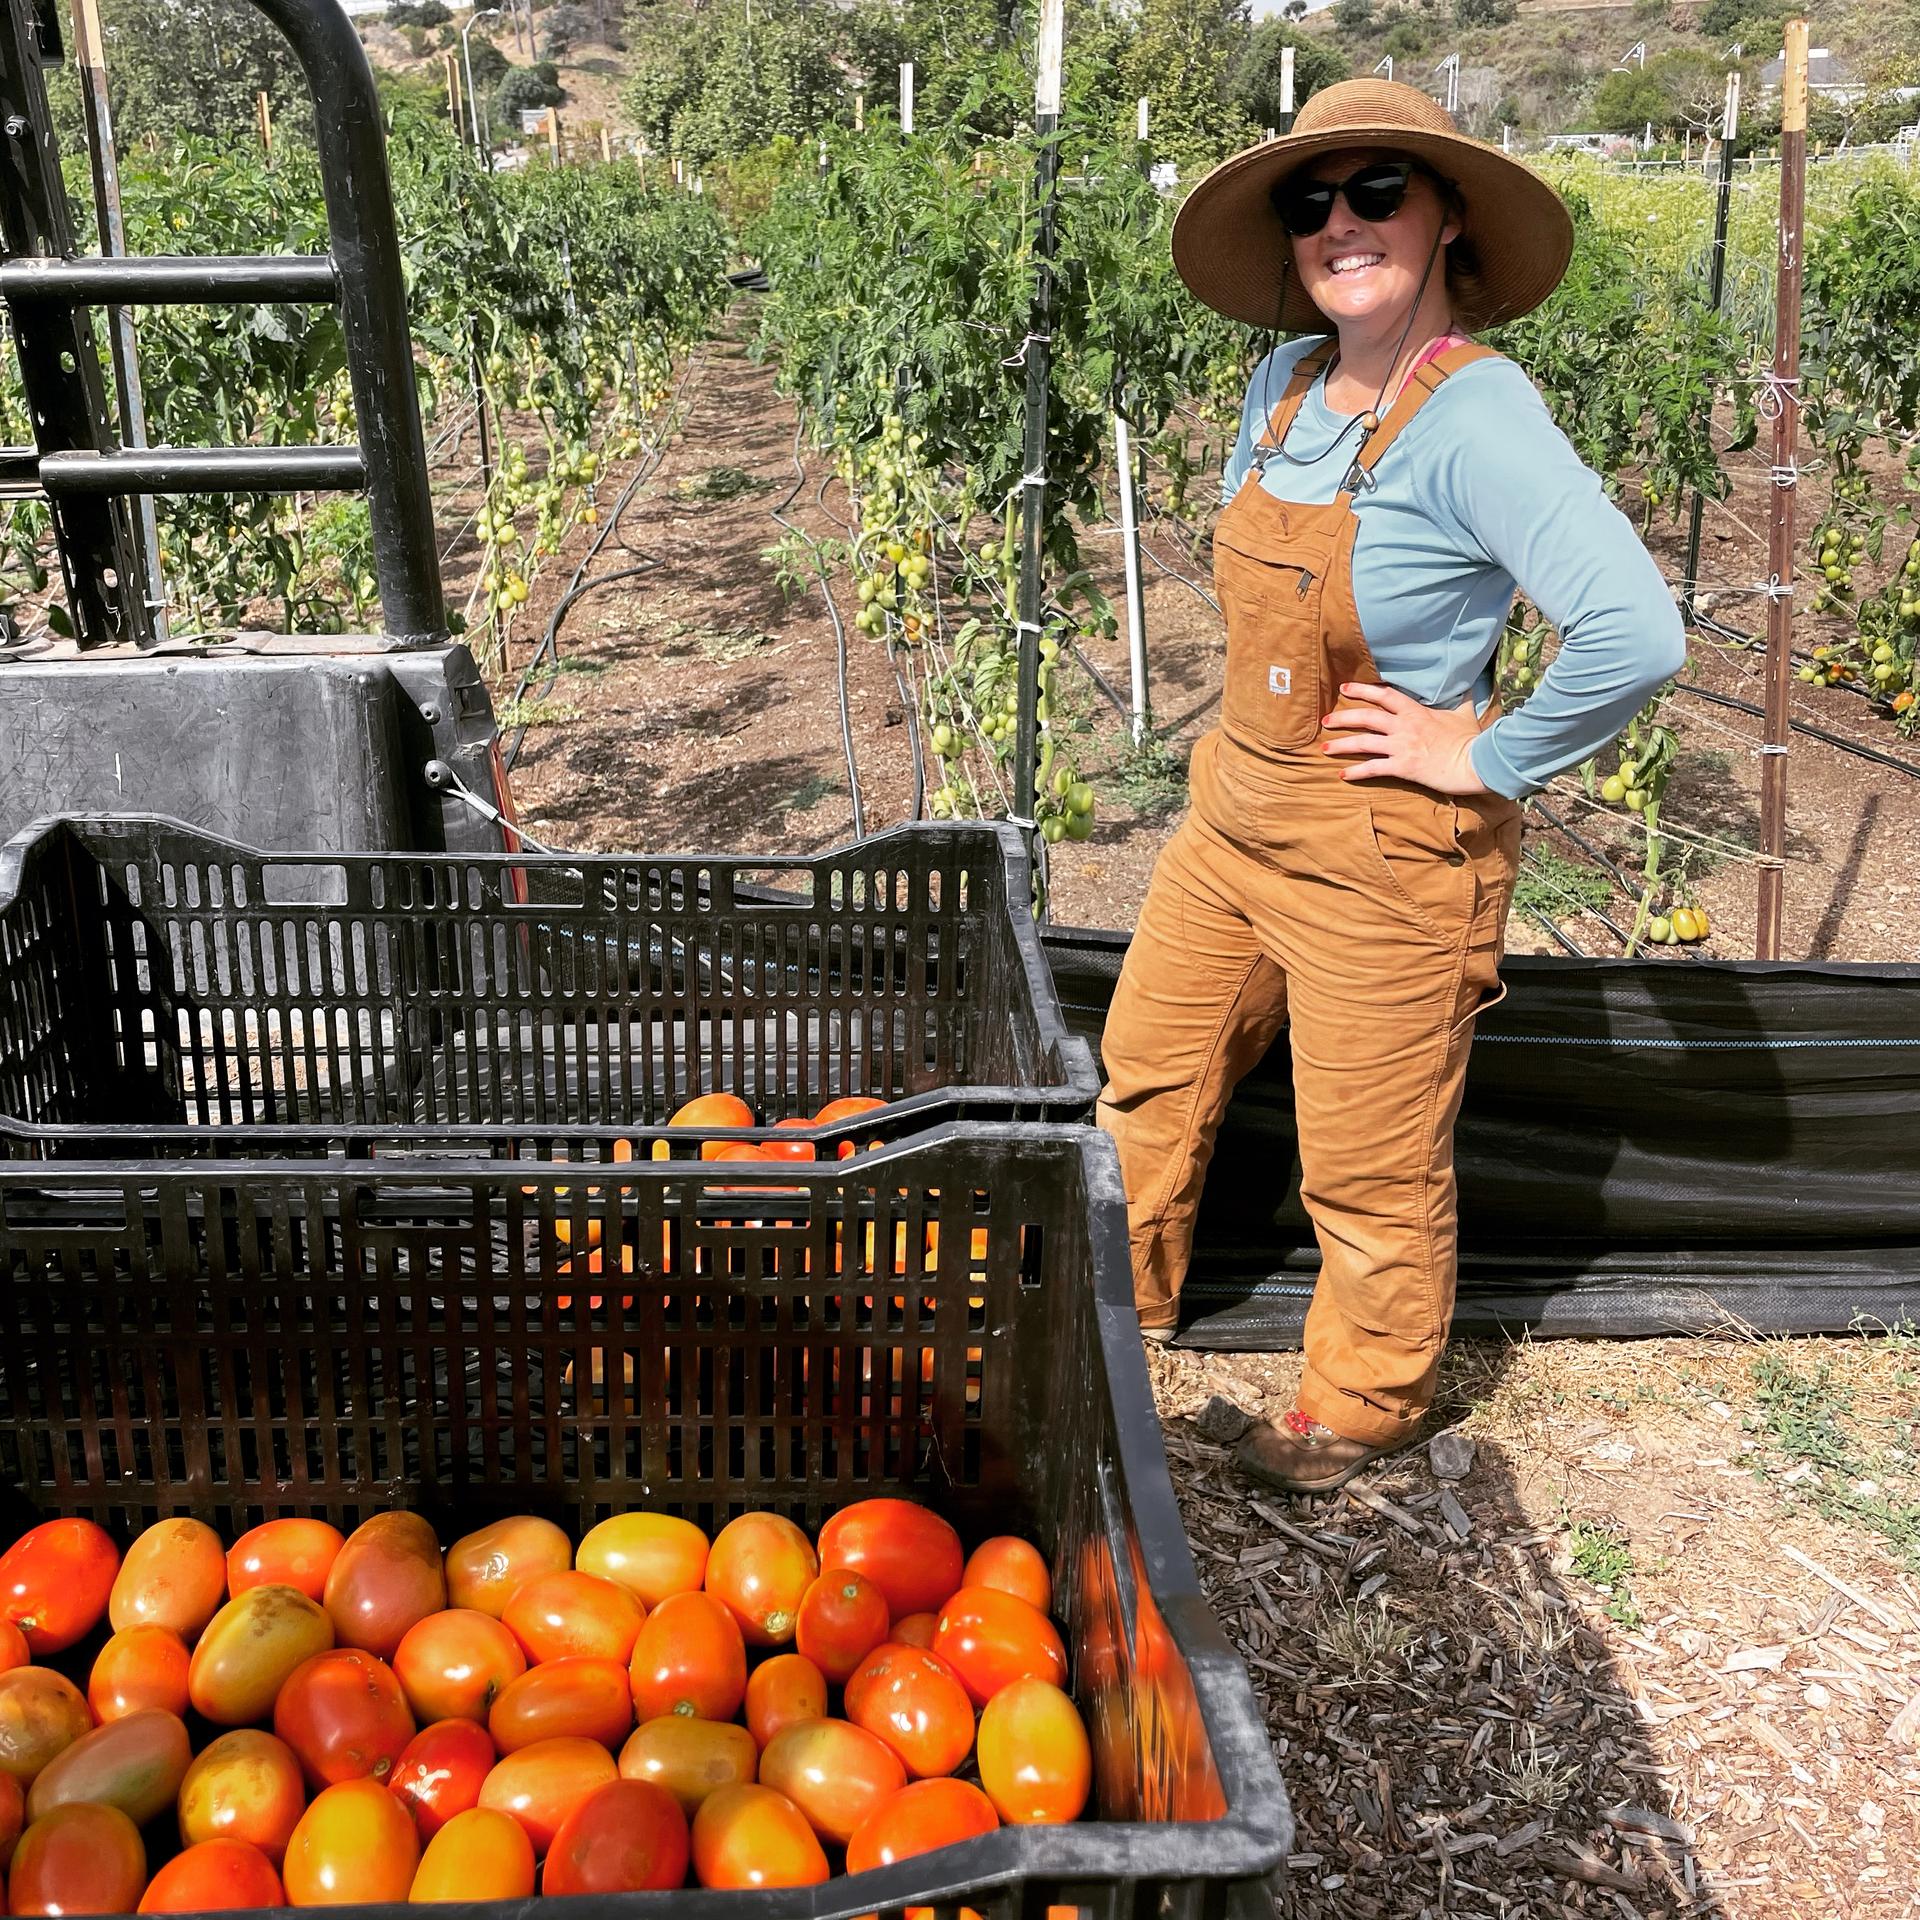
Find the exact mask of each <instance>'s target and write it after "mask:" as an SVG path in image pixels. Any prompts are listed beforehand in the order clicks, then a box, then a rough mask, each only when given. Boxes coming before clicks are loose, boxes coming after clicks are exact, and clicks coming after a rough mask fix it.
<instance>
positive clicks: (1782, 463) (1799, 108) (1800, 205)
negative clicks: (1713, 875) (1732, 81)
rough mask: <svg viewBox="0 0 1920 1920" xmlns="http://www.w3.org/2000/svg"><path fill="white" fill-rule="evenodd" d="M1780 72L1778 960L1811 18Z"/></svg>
mask: <svg viewBox="0 0 1920 1920" xmlns="http://www.w3.org/2000/svg"><path fill="white" fill-rule="evenodd" d="M1786 56H1787V58H1786V68H1785V70H1784V72H1783V73H1782V74H1781V76H1780V263H1779V274H1778V298H1777V303H1776V306H1775V310H1774V341H1773V382H1772V386H1773V394H1772V399H1773V500H1772V511H1771V513H1770V514H1769V516H1768V525H1767V568H1768V573H1769V577H1770V583H1771V585H1772V587H1773V589H1774V591H1773V592H1772V593H1771V594H1770V595H1769V597H1768V600H1767V701H1766V707H1767V714H1766V721H1765V734H1766V737H1765V739H1764V740H1763V741H1762V743H1761V747H1760V852H1761V855H1762V857H1763V860H1764V862H1765V864H1763V865H1762V867H1761V869H1760V899H1759V911H1758V916H1757V922H1756V928H1755V937H1754V954H1755V957H1756V958H1758V959H1761V960H1777V959H1779V957H1780V922H1781V918H1782V913H1783V909H1784V905H1785V886H1786V869H1785V864H1784V863H1785V855H1786V843H1787V731H1788V714H1787V693H1788V689H1789V687H1790V686H1791V684H1792V673H1793V660H1792V647H1793V600H1792V585H1793V508H1794V493H1795V488H1796V486H1797V482H1798V471H1797V468H1796V466H1795V462H1794V450H1795V448H1796V446H1797V445H1798V442H1799V429H1800V276H1801V270H1802V267H1803V265H1804V256H1803V250H1802V245H1801V241H1802V231H1803V228H1804V227H1805V224H1806V190H1807V23H1806V21H1805V20H1789V21H1788V22H1787V28H1786Z"/></svg>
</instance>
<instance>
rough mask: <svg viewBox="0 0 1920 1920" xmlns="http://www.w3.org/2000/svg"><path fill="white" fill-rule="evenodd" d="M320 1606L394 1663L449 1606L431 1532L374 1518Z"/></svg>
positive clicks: (355, 1641)
mask: <svg viewBox="0 0 1920 1920" xmlns="http://www.w3.org/2000/svg"><path fill="white" fill-rule="evenodd" d="M322 1603H323V1604H324V1606H325V1607H326V1610H327V1612H328V1614H329V1615H330V1616H331V1617H332V1620H333V1629H334V1633H335V1634H336V1636H337V1637H338V1639H339V1642H340V1644H341V1645H342V1646H343V1647H358V1648H360V1649H361V1651H362V1652H364V1653H372V1654H377V1655H379V1657H380V1658H381V1659H382V1660H391V1659H392V1658H393V1656H394V1655H395V1654H396V1653H397V1652H398V1651H399V1650H400V1642H401V1641H402V1640H404V1639H405V1638H406V1637H407V1629H408V1628H409V1627H411V1626H412V1625H413V1624H414V1623H415V1622H416V1621H419V1620H424V1619H425V1618H426V1617H427V1615H428V1614H430V1613H438V1612H439V1611H440V1609H441V1608H442V1607H444V1606H445V1605H446V1604H447V1582H446V1576H445V1574H444V1573H443V1572H442V1571H441V1566H440V1542H439V1540H438V1539H437V1538H436V1537H435V1535H434V1531H433V1528H432V1527H431V1526H430V1525H429V1524H428V1523H427V1521H425V1520H424V1519H422V1518H421V1516H420V1515H419V1514H417V1513H376V1514H375V1515H374V1516H373V1518H372V1519H371V1520H368V1521H364V1522H363V1523H362V1524H361V1525H360V1526H358V1527H356V1528H355V1529H354V1530H353V1532H352V1533H350V1534H349V1535H348V1536H347V1543H346V1545H345V1546H343V1547H342V1548H341V1549H340V1552H339V1554H338V1556H337V1557H336V1558H335V1560H334V1563H333V1565H332V1566H331V1567H330V1568H329V1569H328V1570H327V1585H326V1592H325V1595H324V1597H323V1602H322ZM400 1897H401V1898H402V1899H405V1898H406V1895H405V1894H404V1893H403V1894H402V1895H401V1896H400Z"/></svg>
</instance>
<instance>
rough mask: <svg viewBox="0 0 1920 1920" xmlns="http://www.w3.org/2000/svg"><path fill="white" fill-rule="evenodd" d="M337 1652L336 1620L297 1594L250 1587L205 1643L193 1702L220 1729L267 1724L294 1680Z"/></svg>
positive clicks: (194, 1669) (192, 1677)
mask: <svg viewBox="0 0 1920 1920" xmlns="http://www.w3.org/2000/svg"><path fill="white" fill-rule="evenodd" d="M332 1645H333V1618H332V1616H331V1615H330V1614H329V1613H328V1612H327V1610H326V1609H325V1608H324V1607H322V1606H321V1605H319V1603H318V1602H316V1601H313V1600H309V1599H308V1598H307V1596H306V1595H305V1594H304V1593H302V1592H301V1591H300V1590H299V1589H298V1588H297V1587H278V1586H274V1587H250V1588H249V1589H248V1590H247V1591H246V1592H245V1593H243V1594H242V1595H241V1596H240V1598H239V1599H238V1600H229V1601H228V1602H227V1604H226V1605H225V1606H224V1607H222V1608H221V1609H220V1611H219V1612H218V1613H216V1614H215V1615H214V1616H213V1619H212V1620H211V1621H210V1622H209V1624H208V1626H207V1630H206V1632H205V1633H203V1634H202V1635H201V1636H200V1641H199V1644H198V1645H197V1646H196V1647H195V1648H194V1650H193V1659H192V1661H191V1662H190V1663H189V1664H188V1667H187V1696H188V1698H189V1699H190V1700H191V1701H192V1702H193V1709H194V1711H195V1712H196V1713H198V1714H199V1715H200V1716H201V1717H202V1718H203V1719H207V1720H211V1721H213V1722H214V1724H215V1725H216V1726H222V1727H244V1726H246V1725H248V1724H250V1723H251V1722H253V1721H256V1720H264V1719H266V1717H267V1716H268V1715H269V1714H270V1713H272V1711H273V1703H274V1701H275V1699H276V1698H278V1696H279V1693H280V1689H281V1687H282V1686H283V1685H285V1683H286V1678H287V1675H288V1674H290V1673H291V1672H292V1671H293V1670H294V1668H295V1667H297V1666H298V1665H299V1664H300V1663H301V1661H303V1660H310V1659H312V1657H313V1656H314V1655H315V1654H316V1653H325V1652H326V1650H327V1649H328V1648H329V1647H330V1646H332Z"/></svg>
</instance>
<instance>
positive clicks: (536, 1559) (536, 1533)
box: [447, 1513, 573, 1620]
mask: <svg viewBox="0 0 1920 1920" xmlns="http://www.w3.org/2000/svg"><path fill="white" fill-rule="evenodd" d="M572 1565H573V1543H572V1541H570V1540H569V1539H568V1538H567V1536H566V1535H565V1534H564V1533H562V1532H561V1531H560V1529H559V1528H558V1527H556V1526H555V1525H554V1524H553V1522H552V1521H551V1520H542V1519H539V1518H537V1517H536V1516H535V1515H533V1514H530V1513H516V1514H513V1515H511V1516H509V1517H508V1518H507V1519H505V1520H496V1521H494V1522H493V1524H492V1525H491V1526H485V1527H482V1528H480V1530H479V1531H478V1532H477V1533H469V1534H466V1535H465V1536H463V1537H462V1538H461V1539H458V1540H456V1541H455V1542H454V1543H453V1545H452V1546H450V1547H449V1548H448V1549H447V1605H449V1606H453V1607H472V1608H474V1609H475V1610H476V1611H477V1612H480V1613H490V1614H492V1615H493V1617H494V1618H495V1619H496V1620H498V1619H499V1618H500V1616H501V1615H502V1614H503V1613H505V1612H506V1610H507V1602H508V1601H509V1600H511V1599H512V1598H513V1596H514V1595H515V1594H516V1593H518V1592H519V1591H520V1587H521V1583H522V1582H523V1581H527V1580H531V1579H532V1578H533V1576H534V1575H535V1574H536V1573H558V1572H559V1571H560V1569H561V1568H562V1567H570V1566H572Z"/></svg>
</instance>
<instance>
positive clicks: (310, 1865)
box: [281, 1780, 420, 1907]
mask: <svg viewBox="0 0 1920 1920" xmlns="http://www.w3.org/2000/svg"><path fill="white" fill-rule="evenodd" d="M419 1864H420V1836H419V1834H418V1833H416V1832H415V1831H414V1825H413V1820H412V1817H411V1816H410V1815H409V1814H408V1812H407V1810H406V1808H405V1807H403V1806H402V1805H401V1804H400V1802H399V1801H398V1800H396V1799H395V1798H394V1797H393V1795H392V1794H390V1793H389V1792H388V1791H387V1790H386V1788H385V1787H383V1786H382V1785H381V1784H380V1782H379V1781H378V1780H343V1781H341V1782H340V1783H339V1784H338V1785H337V1786H332V1787H327V1788H325V1789H324V1790H323V1791H321V1792H320V1793H318V1794H316V1795H315V1796H314V1800H313V1804H312V1805H311V1806H310V1807H308V1809H307V1810H306V1812H305V1813H303V1814H302V1815H301V1816H300V1824H299V1825H298V1826H297V1827H295V1828H294V1830H293V1837H292V1838H291V1839H290V1840H289V1841H288V1842H287V1859H286V1865H285V1866H284V1867H283V1868H282V1869H281V1877H282V1879H283V1880H284V1882H285V1884H286V1889H287V1902H288V1904H289V1905H290V1906H295V1907H344V1906H359V1905H362V1904H371V1903H373V1902H376V1901H382V1900H404V1899H405V1898H406V1897H407V1895H408V1893H409V1892H410V1891H411V1890H412V1887H413V1876H414V1871H415V1869H416V1868H417V1867H418V1866H419Z"/></svg>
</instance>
